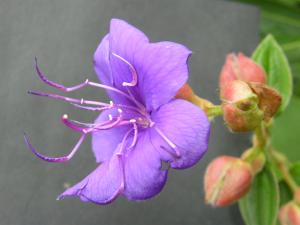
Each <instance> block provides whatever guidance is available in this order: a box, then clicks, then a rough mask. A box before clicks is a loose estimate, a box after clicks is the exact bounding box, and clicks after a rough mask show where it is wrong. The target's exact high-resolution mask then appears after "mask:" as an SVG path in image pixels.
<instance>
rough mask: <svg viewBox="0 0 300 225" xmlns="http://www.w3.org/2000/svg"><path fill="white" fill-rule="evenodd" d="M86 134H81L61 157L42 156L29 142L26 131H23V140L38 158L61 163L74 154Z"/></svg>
mask: <svg viewBox="0 0 300 225" xmlns="http://www.w3.org/2000/svg"><path fill="white" fill-rule="evenodd" d="M85 137H86V135H85V134H83V135H82V136H81V137H80V139H79V140H78V142H77V143H76V145H75V146H74V148H73V149H72V151H71V152H70V153H69V154H68V155H66V156H62V157H49V156H44V155H42V154H41V153H39V152H38V151H37V150H36V149H35V148H34V147H33V146H32V145H31V143H30V142H29V139H28V137H27V135H26V133H25V132H24V140H25V143H26V145H27V146H28V148H29V149H30V150H31V151H32V152H33V153H34V154H35V155H36V156H37V157H38V158H40V159H42V160H44V161H47V162H54V163H62V162H66V161H69V160H70V159H71V158H72V157H73V156H74V155H75V153H76V152H77V151H78V149H79V147H80V145H81V144H82V142H83V141H84V139H85Z"/></svg>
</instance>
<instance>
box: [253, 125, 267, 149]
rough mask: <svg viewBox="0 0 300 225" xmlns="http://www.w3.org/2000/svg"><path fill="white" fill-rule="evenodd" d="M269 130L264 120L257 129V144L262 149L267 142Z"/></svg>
mask: <svg viewBox="0 0 300 225" xmlns="http://www.w3.org/2000/svg"><path fill="white" fill-rule="evenodd" d="M267 138H268V137H267V132H266V128H265V125H264V123H263V122H262V123H261V124H260V125H259V126H258V127H257V128H256V129H255V142H256V143H255V144H254V145H255V146H256V147H259V148H260V149H265V147H266V143H267Z"/></svg>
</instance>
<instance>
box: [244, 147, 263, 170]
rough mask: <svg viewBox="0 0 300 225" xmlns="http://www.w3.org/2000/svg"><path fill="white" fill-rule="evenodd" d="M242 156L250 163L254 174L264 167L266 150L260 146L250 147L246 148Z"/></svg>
mask: <svg viewBox="0 0 300 225" xmlns="http://www.w3.org/2000/svg"><path fill="white" fill-rule="evenodd" d="M241 158H242V159H243V160H244V161H246V162H248V163H249V164H250V166H251V170H252V174H257V173H259V172H260V171H261V170H262V169H263V168H264V165H265V162H266V156H265V154H264V152H263V151H262V150H261V149H258V148H250V149H248V150H246V151H245V152H244V153H243V155H242V157H241Z"/></svg>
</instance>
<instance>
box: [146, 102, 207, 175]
mask: <svg viewBox="0 0 300 225" xmlns="http://www.w3.org/2000/svg"><path fill="white" fill-rule="evenodd" d="M152 120H153V121H154V122H155V127H156V128H159V130H160V131H161V132H162V133H163V134H164V135H165V136H166V137H167V138H168V139H169V140H170V141H171V142H172V143H173V144H175V146H176V151H178V152H179V154H180V158H176V157H174V156H173V155H172V154H169V153H168V152H172V151H173V152H175V150H174V149H173V148H172V147H171V146H170V144H168V143H167V142H166V141H165V140H164V139H163V138H162V137H161V135H159V134H158V132H157V131H156V130H155V127H154V128H153V129H152V130H151V141H152V143H153V145H154V146H155V147H156V149H159V151H160V152H161V158H162V159H163V160H166V161H170V162H171V167H172V168H176V169H183V168H187V167H191V166H193V165H194V164H195V163H197V162H198V161H199V160H200V159H201V157H202V156H203V154H204V153H205V152H206V150H207V147H208V140H209V134H210V123H209V121H208V118H207V116H206V115H205V113H204V112H203V111H202V110H201V109H200V108H198V107H196V106H195V105H193V104H192V103H189V102H187V101H185V100H174V101H171V102H170V103H168V104H165V105H163V106H162V107H161V108H160V109H159V110H158V111H156V112H154V113H153V114H152ZM164 149H166V150H168V151H166V150H164Z"/></svg>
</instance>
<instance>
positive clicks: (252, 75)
mask: <svg viewBox="0 0 300 225" xmlns="http://www.w3.org/2000/svg"><path fill="white" fill-rule="evenodd" d="M233 80H242V81H245V82H255V83H262V84H265V83H266V73H265V71H264V70H263V68H262V67H261V66H260V65H258V64H257V63H255V62H254V61H253V60H252V59H250V58H248V57H246V56H245V55H244V54H242V53H239V54H238V55H236V54H234V53H231V54H228V55H227V58H226V63H225V64H224V66H223V68H222V71H221V75H220V88H221V89H222V88H223V87H225V86H226V85H228V84H230V83H231V82H232V81H233Z"/></svg>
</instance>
